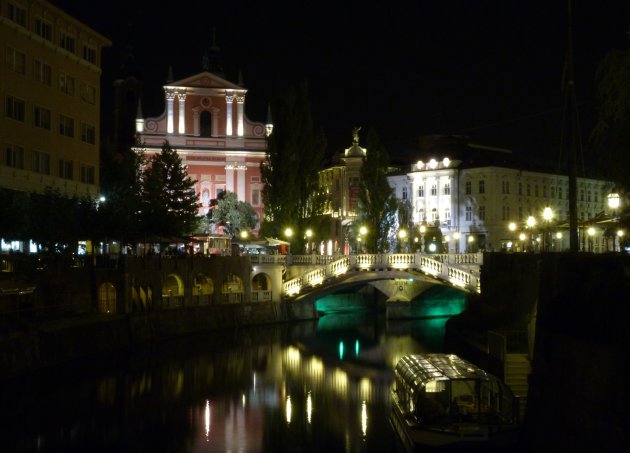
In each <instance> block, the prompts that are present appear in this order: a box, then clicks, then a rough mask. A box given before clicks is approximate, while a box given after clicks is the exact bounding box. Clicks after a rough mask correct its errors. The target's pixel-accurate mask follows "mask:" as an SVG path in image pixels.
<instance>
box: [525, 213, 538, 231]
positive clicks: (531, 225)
mask: <svg viewBox="0 0 630 453" xmlns="http://www.w3.org/2000/svg"><path fill="white" fill-rule="evenodd" d="M525 224H526V225H527V228H534V227H535V226H536V219H535V218H534V216H533V215H530V216H529V217H527V221H526V222H525Z"/></svg>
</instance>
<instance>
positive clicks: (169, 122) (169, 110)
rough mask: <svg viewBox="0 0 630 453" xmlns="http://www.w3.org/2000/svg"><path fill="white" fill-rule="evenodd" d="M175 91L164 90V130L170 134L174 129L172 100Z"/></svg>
mask: <svg viewBox="0 0 630 453" xmlns="http://www.w3.org/2000/svg"><path fill="white" fill-rule="evenodd" d="M174 99H175V93H174V92H173V91H172V90H169V91H167V92H166V132H167V133H169V134H172V133H173V131H174V130H175V127H174V125H173V100H174Z"/></svg>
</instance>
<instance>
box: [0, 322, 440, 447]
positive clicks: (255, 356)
mask: <svg viewBox="0 0 630 453" xmlns="http://www.w3.org/2000/svg"><path fill="white" fill-rule="evenodd" d="M445 321H446V318H442V319H426V320H414V321H404V322H403V321H396V322H393V321H386V320H385V319H384V318H383V317H382V316H376V315H374V314H368V313H361V314H352V315H344V314H337V315H326V316H324V317H323V318H322V319H320V320H319V321H318V322H306V323H300V324H296V325H283V326H271V327H269V326H266V327H259V328H252V329H247V330H239V331H234V332H222V333H220V334H213V335H208V336H203V337H195V338H187V339H182V340H177V341H168V342H164V343H162V344H159V345H156V346H153V347H152V348H151V349H150V350H143V351H136V352H134V353H132V354H130V355H129V356H128V357H126V360H121V358H120V357H119V358H117V361H116V363H115V366H109V367H102V368H103V369H109V371H106V372H100V373H99V374H98V375H97V376H92V377H86V374H88V373H90V370H94V369H95V364H94V363H83V364H80V365H78V366H76V367H73V368H72V369H65V370H59V369H56V370H54V371H51V372H50V373H47V374H46V375H45V376H44V375H42V376H41V379H40V380H32V381H31V382H29V383H28V384H24V385H23V386H17V387H15V386H14V387H12V388H11V389H10V390H6V391H5V394H4V395H3V401H6V402H7V403H6V404H4V405H3V407H2V409H1V411H2V420H1V422H2V425H1V426H2V428H0V434H1V439H2V443H1V446H0V450H1V451H12V452H13V451H15V452H50V451H64V452H74V451H76V452H87V451H89V452H98V451H108V452H144V451H150V452H215V451H221V452H227V451H230V452H240V451H243V452H256V451H268V452H283V451H287V452H289V451H290V452H293V451H331V452H333V451H374V452H388V451H396V450H395V437H394V434H393V432H392V430H391V428H390V426H389V423H388V414H389V404H390V401H389V391H390V386H391V382H392V371H391V370H392V365H393V364H394V363H395V361H396V360H397V359H398V358H399V357H400V356H402V355H403V354H406V353H410V352H419V351H438V350H439V348H441V341H442V337H443V329H444V322H445Z"/></svg>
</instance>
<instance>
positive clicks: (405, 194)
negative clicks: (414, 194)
mask: <svg viewBox="0 0 630 453" xmlns="http://www.w3.org/2000/svg"><path fill="white" fill-rule="evenodd" d="M401 198H402V199H403V200H406V199H407V187H403V188H402V196H401Z"/></svg>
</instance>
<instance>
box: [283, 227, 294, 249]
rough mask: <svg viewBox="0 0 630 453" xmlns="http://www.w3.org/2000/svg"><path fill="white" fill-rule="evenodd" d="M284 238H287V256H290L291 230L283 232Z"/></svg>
mask: <svg viewBox="0 0 630 453" xmlns="http://www.w3.org/2000/svg"><path fill="white" fill-rule="evenodd" d="M284 236H285V237H286V238H287V242H288V243H289V245H288V246H287V254H288V255H290V254H291V237H292V236H293V230H292V229H291V228H286V229H285V230H284Z"/></svg>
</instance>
